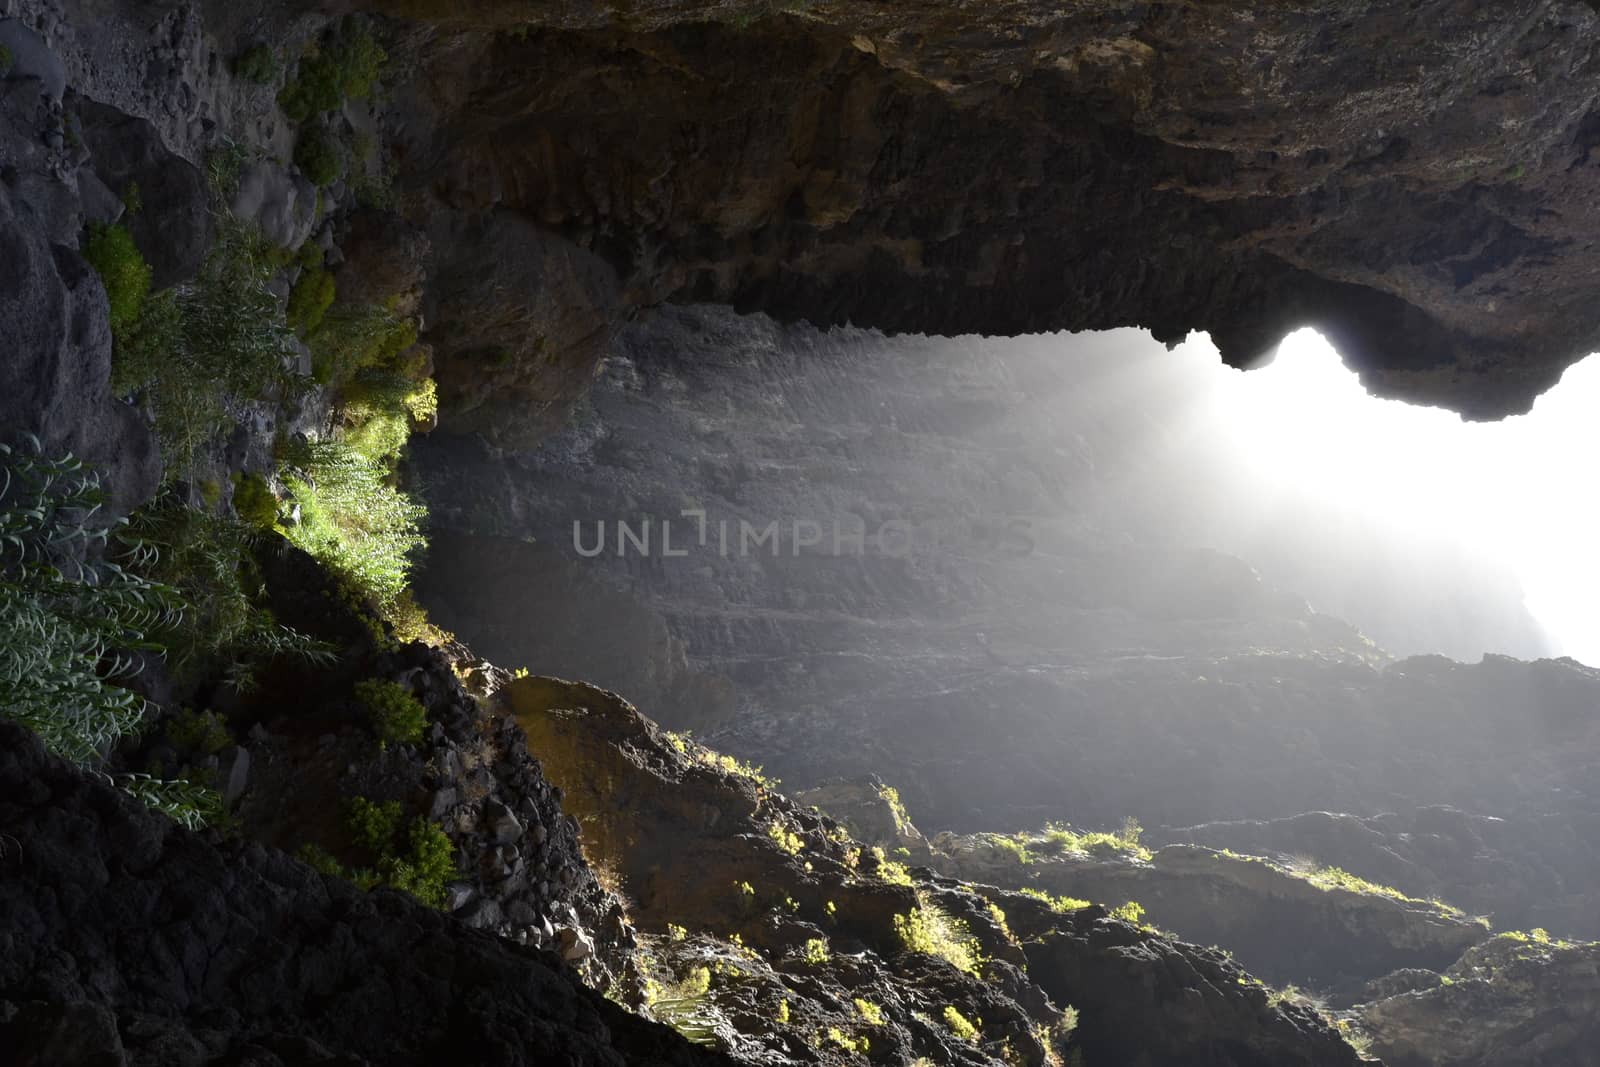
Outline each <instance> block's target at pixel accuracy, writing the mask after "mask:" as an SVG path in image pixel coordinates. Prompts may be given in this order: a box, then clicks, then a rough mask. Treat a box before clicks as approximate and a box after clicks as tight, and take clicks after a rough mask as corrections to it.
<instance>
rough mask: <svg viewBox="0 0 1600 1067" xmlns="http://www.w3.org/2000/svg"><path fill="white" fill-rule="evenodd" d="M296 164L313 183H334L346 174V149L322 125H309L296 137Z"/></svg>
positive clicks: (323, 184)
mask: <svg viewBox="0 0 1600 1067" xmlns="http://www.w3.org/2000/svg"><path fill="white" fill-rule="evenodd" d="M294 165H295V166H297V167H299V168H300V171H301V173H303V174H304V175H305V176H306V180H308V181H309V182H311V184H312V185H315V186H317V187H319V188H320V187H322V186H326V185H332V184H333V183H334V182H336V181H338V180H339V179H340V178H341V177H342V176H343V175H344V168H345V158H344V149H343V148H342V147H341V146H340V144H339V142H338V141H337V140H336V139H335V138H334V137H333V135H332V134H330V133H329V132H328V131H327V130H325V129H323V128H322V127H321V126H307V127H305V128H304V129H302V130H301V131H300V136H299V137H297V138H295V142H294Z"/></svg>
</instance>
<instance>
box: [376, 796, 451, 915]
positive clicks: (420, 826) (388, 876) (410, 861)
mask: <svg viewBox="0 0 1600 1067" xmlns="http://www.w3.org/2000/svg"><path fill="white" fill-rule="evenodd" d="M379 873H380V874H382V875H383V877H384V880H385V881H386V882H388V884H389V885H392V886H393V887H394V888H396V889H400V890H404V891H405V892H407V893H410V894H411V895H412V896H414V897H416V898H417V899H418V900H420V901H421V902H422V903H424V904H426V905H428V906H429V907H433V908H440V907H443V906H444V902H445V892H444V887H445V884H446V883H448V882H449V881H450V880H451V879H453V878H455V876H456V864H455V846H454V845H452V844H451V843H450V838H449V837H447V836H446V835H445V832H444V831H443V830H441V829H439V827H437V826H435V825H433V824H432V823H430V822H429V821H428V820H426V819H422V818H418V819H414V820H412V823H411V829H410V830H409V831H408V832H407V834H406V851H405V853H404V854H402V855H399V856H395V857H392V858H390V859H388V860H387V861H386V862H384V863H383V864H381V865H380V866H379Z"/></svg>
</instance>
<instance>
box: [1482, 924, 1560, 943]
mask: <svg viewBox="0 0 1600 1067" xmlns="http://www.w3.org/2000/svg"><path fill="white" fill-rule="evenodd" d="M1495 937H1496V938H1498V939H1501V940H1505V941H1516V942H1520V943H1522V944H1527V945H1549V946H1550V947H1551V948H1572V947H1574V946H1576V945H1577V944H1578V942H1576V941H1568V940H1566V939H1565V938H1561V937H1551V936H1550V931H1548V930H1546V929H1545V928H1544V927H1542V926H1535V927H1534V928H1533V929H1532V930H1504V931H1501V932H1500V933H1498V934H1495Z"/></svg>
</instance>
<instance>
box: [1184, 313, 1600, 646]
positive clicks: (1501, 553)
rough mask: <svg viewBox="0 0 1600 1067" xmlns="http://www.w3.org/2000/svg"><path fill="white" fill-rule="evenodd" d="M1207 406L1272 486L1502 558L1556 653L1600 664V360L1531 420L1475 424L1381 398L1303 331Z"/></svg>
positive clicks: (1573, 372)
mask: <svg viewBox="0 0 1600 1067" xmlns="http://www.w3.org/2000/svg"><path fill="white" fill-rule="evenodd" d="M1190 344H1191V345H1196V342H1195V341H1191V342H1190ZM1198 344H1199V345H1204V347H1206V348H1209V347H1210V346H1209V342H1205V341H1199V342H1198ZM1209 358H1211V359H1215V358H1216V356H1215V355H1214V349H1213V350H1212V354H1211V355H1210V356H1209ZM1209 403H1210V404H1211V405H1212V411H1211V412H1210V414H1213V415H1215V416H1217V417H1218V418H1219V421H1220V422H1221V424H1222V425H1223V426H1225V427H1226V428H1227V429H1226V432H1227V433H1228V434H1230V435H1233V436H1234V437H1236V442H1235V443H1236V444H1237V445H1238V447H1239V451H1240V454H1241V455H1243V456H1245V457H1248V460H1249V462H1251V463H1254V464H1256V465H1257V467H1258V468H1259V474H1260V476H1261V477H1262V478H1263V479H1264V480H1265V482H1266V483H1267V484H1268V485H1271V484H1274V483H1276V484H1278V485H1280V486H1294V487H1298V488H1300V489H1304V488H1306V487H1307V486H1313V487H1318V488H1319V489H1320V490H1321V491H1323V492H1326V493H1328V494H1330V495H1333V496H1336V497H1337V498H1339V499H1340V500H1342V501H1343V502H1345V503H1346V504H1347V505H1349V506H1351V507H1355V508H1358V509H1361V510H1365V511H1368V512H1369V513H1371V514H1373V515H1377V516H1381V517H1383V518H1384V519H1385V520H1386V521H1387V522H1390V523H1392V524H1394V525H1395V526H1396V529H1397V530H1400V529H1404V530H1408V531H1412V532H1418V531H1446V532H1450V533H1453V534H1454V535H1455V536H1456V537H1458V538H1459V539H1460V540H1462V541H1464V542H1466V543H1467V544H1470V545H1474V546H1477V547H1478V548H1480V549H1481V550H1483V551H1484V553H1485V554H1486V555H1488V556H1490V557H1491V558H1495V559H1500V560H1504V561H1505V562H1506V563H1507V565H1508V566H1509V567H1510V568H1511V569H1512V570H1513V571H1515V573H1517V574H1518V575H1519V576H1520V578H1521V581H1522V586H1523V590H1524V594H1525V602H1526V605H1527V607H1528V610H1529V612H1530V613H1531V614H1532V615H1533V616H1534V617H1535V618H1536V619H1537V620H1538V621H1539V622H1540V624H1542V625H1543V626H1544V627H1545V629H1546V630H1547V631H1548V633H1549V635H1550V638H1551V640H1552V641H1553V642H1554V643H1555V644H1556V645H1557V647H1558V654H1561V655H1569V656H1572V657H1574V658H1576V659H1579V660H1582V661H1583V662H1585V663H1589V664H1596V665H1600V494H1597V493H1596V492H1595V477H1594V468H1593V463H1594V460H1595V458H1596V457H1597V456H1600V356H1594V357H1591V358H1589V359H1587V360H1585V361H1584V362H1582V363H1580V364H1578V365H1577V366H1574V367H1572V368H1570V369H1569V370H1568V371H1567V373H1566V375H1565V377H1563V378H1562V380H1561V383H1560V384H1559V385H1558V386H1556V387H1555V388H1554V389H1552V390H1551V391H1550V392H1548V393H1546V394H1545V395H1544V396H1542V397H1540V398H1539V400H1538V402H1537V403H1536V404H1535V405H1534V408H1533V411H1532V412H1531V413H1530V414H1528V415H1526V416H1522V417H1519V418H1510V419H1506V420H1504V421H1502V422H1498V423H1469V422H1463V421H1462V420H1461V419H1460V418H1459V417H1458V416H1456V415H1455V414H1453V413H1451V412H1448V411H1443V410H1441V409H1438V408H1419V407H1412V406H1410V405H1407V404H1403V403H1399V402H1395V401H1385V400H1378V399H1376V398H1374V397H1372V396H1369V395H1368V394H1367V393H1366V391H1365V390H1364V389H1362V387H1361V385H1360V383H1359V381H1358V380H1357V379H1356V376H1355V374H1354V373H1353V372H1351V371H1349V370H1347V369H1346V368H1345V367H1344V365H1343V364H1342V363H1341V362H1340V361H1339V357H1338V355H1337V354H1336V353H1335V352H1334V351H1333V349H1332V348H1331V347H1330V346H1329V345H1328V343H1327V341H1325V340H1324V339H1323V338H1322V337H1321V336H1320V335H1318V334H1316V333H1314V332H1313V331H1311V330H1301V331H1299V332H1298V333H1295V334H1292V335H1291V336H1290V337H1289V338H1287V339H1286V340H1285V341H1284V343H1283V345H1282V347H1281V348H1280V350H1279V353H1278V357H1277V359H1276V360H1275V361H1274V362H1273V363H1272V364H1271V365H1269V366H1266V367H1263V368H1260V369H1258V370H1253V371H1250V372H1248V373H1242V374H1239V373H1235V374H1232V375H1230V376H1229V380H1228V381H1227V382H1226V383H1224V384H1223V385H1222V386H1221V387H1219V388H1218V389H1217V390H1216V391H1215V393H1214V395H1213V397H1212V398H1211V399H1210V401H1209Z"/></svg>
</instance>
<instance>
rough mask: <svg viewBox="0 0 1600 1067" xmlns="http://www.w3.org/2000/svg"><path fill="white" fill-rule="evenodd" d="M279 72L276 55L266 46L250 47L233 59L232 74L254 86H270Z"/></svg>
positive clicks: (276, 78)
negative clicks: (252, 83)
mask: <svg viewBox="0 0 1600 1067" xmlns="http://www.w3.org/2000/svg"><path fill="white" fill-rule="evenodd" d="M280 72H281V68H280V67H279V65H278V54H277V52H275V51H273V49H272V48H271V47H269V46H268V45H264V44H257V45H251V46H250V47H249V48H246V49H245V50H244V51H243V52H240V53H239V54H238V55H237V56H235V57H234V58H233V73H234V74H236V75H238V76H239V77H241V78H243V79H244V80H245V81H247V82H254V83H255V84H256V85H270V84H272V83H273V82H275V81H277V80H278V74H279V73H280Z"/></svg>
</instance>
